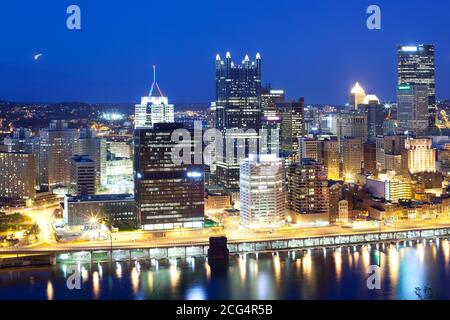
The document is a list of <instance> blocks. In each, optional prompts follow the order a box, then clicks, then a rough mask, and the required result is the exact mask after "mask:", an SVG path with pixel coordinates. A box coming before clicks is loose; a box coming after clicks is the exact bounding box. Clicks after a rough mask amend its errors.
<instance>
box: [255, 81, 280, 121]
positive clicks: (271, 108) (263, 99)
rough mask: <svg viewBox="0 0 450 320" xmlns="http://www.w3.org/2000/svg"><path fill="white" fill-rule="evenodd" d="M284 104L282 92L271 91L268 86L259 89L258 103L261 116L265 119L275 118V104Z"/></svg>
mask: <svg viewBox="0 0 450 320" xmlns="http://www.w3.org/2000/svg"><path fill="white" fill-rule="evenodd" d="M278 102H284V90H276V89H272V88H271V87H270V85H268V86H266V87H264V88H261V92H260V103H261V111H262V116H263V117H265V118H269V119H270V118H271V117H275V116H276V115H277V110H276V104H277V103H278Z"/></svg>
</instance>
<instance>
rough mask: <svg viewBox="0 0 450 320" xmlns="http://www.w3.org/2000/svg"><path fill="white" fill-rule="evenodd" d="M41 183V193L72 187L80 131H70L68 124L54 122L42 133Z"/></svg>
mask: <svg viewBox="0 0 450 320" xmlns="http://www.w3.org/2000/svg"><path fill="white" fill-rule="evenodd" d="M39 135H40V151H39V155H40V156H39V183H40V186H41V191H53V190H55V189H57V188H62V189H63V190H65V191H67V189H68V188H69V187H70V183H71V180H70V168H71V162H70V161H71V158H72V156H73V155H74V154H75V153H76V146H77V140H78V137H79V132H78V130H75V129H69V128H68V126H67V122H65V121H62V120H53V121H52V122H51V123H50V126H49V128H46V129H43V130H41V131H40V134H39Z"/></svg>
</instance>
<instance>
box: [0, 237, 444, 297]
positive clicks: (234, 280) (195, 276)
mask: <svg viewBox="0 0 450 320" xmlns="http://www.w3.org/2000/svg"><path fill="white" fill-rule="evenodd" d="M383 248H384V249H383ZM380 249H381V251H377V250H376V247H375V246H372V247H371V248H370V249H369V248H368V247H367V246H365V247H358V248H355V249H354V248H353V247H351V248H345V247H344V248H342V249H327V251H326V252H324V251H323V250H322V249H320V250H312V251H309V250H308V251H301V250H299V251H296V252H290V253H288V252H278V253H273V254H272V253H259V254H258V256H256V255H255V254H247V255H241V256H238V255H236V256H231V257H230V265H229V268H228V270H227V271H226V273H225V274H216V273H215V272H214V270H211V268H210V267H209V265H208V263H207V261H206V259H204V258H188V259H171V260H170V261H168V260H159V261H157V262H156V261H153V262H150V261H141V262H114V263H112V264H110V263H94V264H82V265H80V266H79V270H80V271H81V272H80V273H81V277H82V289H81V290H76V289H74V290H69V289H67V287H66V277H68V276H69V274H68V273H67V270H68V268H67V266H68V265H57V266H53V267H43V268H26V269H9V270H7V269H4V270H0V299H49V300H50V299H194V300H201V299H417V298H418V297H417V295H416V294H415V290H416V288H418V287H424V286H428V287H430V288H432V293H433V294H432V298H435V299H450V290H449V289H450V274H449V263H450V243H449V241H448V240H441V241H440V242H437V243H429V242H425V243H423V242H421V243H418V244H411V243H406V244H405V245H400V246H395V245H389V244H386V245H385V246H380ZM372 264H380V265H381V272H382V279H381V290H373V291H371V290H368V289H367V287H366V281H367V277H368V270H369V266H370V265H372Z"/></svg>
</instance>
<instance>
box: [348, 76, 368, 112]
mask: <svg viewBox="0 0 450 320" xmlns="http://www.w3.org/2000/svg"><path fill="white" fill-rule="evenodd" d="M350 97H351V100H350V105H352V106H353V107H354V108H355V109H356V110H357V109H358V106H359V105H360V104H363V103H364V100H365V99H366V93H365V92H364V89H363V88H362V87H361V86H360V85H359V83H358V82H357V83H356V84H355V85H354V86H353V88H352V90H351V91H350Z"/></svg>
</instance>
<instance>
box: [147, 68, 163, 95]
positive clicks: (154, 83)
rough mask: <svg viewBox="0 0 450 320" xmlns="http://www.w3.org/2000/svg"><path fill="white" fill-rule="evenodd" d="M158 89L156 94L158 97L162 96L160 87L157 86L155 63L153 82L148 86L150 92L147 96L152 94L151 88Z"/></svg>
mask: <svg viewBox="0 0 450 320" xmlns="http://www.w3.org/2000/svg"><path fill="white" fill-rule="evenodd" d="M155 87H156V90H157V91H158V94H159V96H160V97H164V95H163V93H162V91H161V89H160V88H159V86H158V82H156V65H153V83H152V86H151V87H150V93H149V97H152V96H153V89H155Z"/></svg>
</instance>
